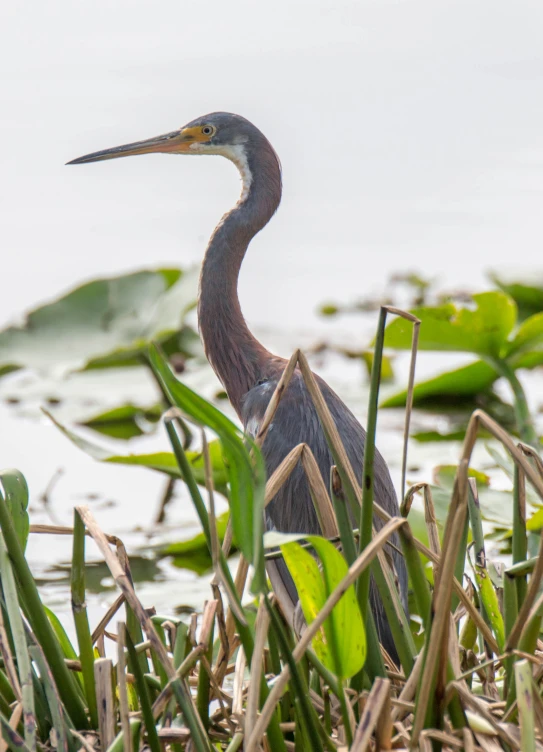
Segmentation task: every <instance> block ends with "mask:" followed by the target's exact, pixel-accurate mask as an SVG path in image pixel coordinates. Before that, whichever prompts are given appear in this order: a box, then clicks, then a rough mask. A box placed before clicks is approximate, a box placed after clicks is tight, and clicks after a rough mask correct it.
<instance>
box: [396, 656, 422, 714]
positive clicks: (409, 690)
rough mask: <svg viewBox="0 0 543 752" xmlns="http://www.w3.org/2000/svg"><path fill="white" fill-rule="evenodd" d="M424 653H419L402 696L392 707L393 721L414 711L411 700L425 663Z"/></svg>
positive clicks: (401, 693)
mask: <svg viewBox="0 0 543 752" xmlns="http://www.w3.org/2000/svg"><path fill="white" fill-rule="evenodd" d="M423 659H424V654H423V653H422V652H421V653H419V654H418V656H417V658H416V660H415V665H414V666H413V669H412V670H411V673H410V674H409V676H408V677H407V681H406V682H405V684H404V686H403V689H402V691H401V692H400V696H399V697H398V703H394V707H393V708H392V722H393V723H396V722H397V721H400V720H401V719H402V718H404V717H405V716H406V715H408V714H409V713H411V712H412V707H413V705H412V703H411V700H412V699H413V698H414V697H415V693H416V691H417V687H418V683H419V677H420V672H421V668H422V664H423Z"/></svg>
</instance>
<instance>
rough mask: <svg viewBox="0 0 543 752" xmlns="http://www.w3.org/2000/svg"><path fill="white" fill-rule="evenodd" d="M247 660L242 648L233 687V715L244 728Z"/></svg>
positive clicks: (237, 661)
mask: <svg viewBox="0 0 543 752" xmlns="http://www.w3.org/2000/svg"><path fill="white" fill-rule="evenodd" d="M246 666H247V659H246V657H245V652H244V650H243V648H240V649H239V651H238V655H237V657H236V669H235V671H234V683H233V687H232V715H233V716H234V717H235V718H236V721H237V722H238V724H239V726H240V727H242V728H243V679H244V675H245V668H246Z"/></svg>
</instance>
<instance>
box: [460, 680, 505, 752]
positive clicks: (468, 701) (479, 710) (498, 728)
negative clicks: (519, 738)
mask: <svg viewBox="0 0 543 752" xmlns="http://www.w3.org/2000/svg"><path fill="white" fill-rule="evenodd" d="M451 687H454V689H455V690H456V691H457V693H458V695H459V697H460V699H461V700H462V703H463V704H464V706H468V707H471V708H473V710H474V711H475V713H476V714H477V715H480V716H481V717H482V718H484V720H485V721H487V723H489V724H490V725H491V726H492V728H493V729H494V730H495V732H496V734H497V735H498V736H499V737H500V739H502V740H503V741H504V742H506V744H509V745H510V746H512V747H513V749H515V748H516V741H515V739H514V738H513V737H512V736H511V734H510V733H509V731H508V729H506V728H503V725H502V724H500V723H499V722H498V721H497V720H496V719H495V718H494V716H493V715H492V713H491V712H490V711H489V710H488V708H487V706H486V703H484V702H483V701H482V700H480V699H479V698H478V697H476V696H475V695H474V694H472V693H471V692H470V691H469V689H468V688H467V687H466V686H465V684H464V683H462V682H457V681H454V682H451Z"/></svg>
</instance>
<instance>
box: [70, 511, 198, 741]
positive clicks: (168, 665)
mask: <svg viewBox="0 0 543 752" xmlns="http://www.w3.org/2000/svg"><path fill="white" fill-rule="evenodd" d="M76 510H77V512H78V514H79V515H80V517H81V519H82V520H83V522H84V523H85V525H86V527H87V529H88V530H89V532H90V534H91V535H92V537H93V539H94V541H95V543H96V544H97V546H98V548H99V549H100V552H101V553H102V556H103V557H104V560H105V562H106V564H107V567H108V569H109V571H110V572H111V574H112V576H113V579H114V580H115V582H116V583H117V586H118V587H119V589H120V590H121V592H122V593H123V594H124V596H125V598H126V601H127V602H128V604H129V605H130V607H131V608H132V610H133V611H134V613H135V615H136V617H137V618H138V619H139V621H140V624H141V626H142V628H143V630H144V631H145V633H146V634H147V637H148V638H149V639H150V640H151V643H152V646H153V649H154V651H155V652H156V654H157V657H158V659H159V661H160V663H161V664H162V666H163V668H164V670H165V672H166V675H167V676H168V678H169V679H170V680H172V679H177V675H176V671H175V668H174V665H173V662H172V660H171V658H170V656H169V655H168V652H167V650H166V648H165V647H164V645H163V643H162V640H161V639H160V637H159V636H158V634H157V633H156V630H155V628H154V626H153V622H152V621H151V618H150V616H149V614H148V613H147V611H146V610H145V609H144V608H143V606H142V604H141V602H140V600H139V598H138V597H137V595H136V593H135V590H134V587H133V585H132V582H131V580H130V578H129V577H128V575H127V574H126V572H125V570H124V568H123V567H122V565H121V563H120V561H119V559H118V558H117V556H115V554H114V553H113V552H112V551H111V549H110V547H109V542H108V539H107V537H106V535H105V534H104V533H103V532H102V530H101V529H100V527H99V526H98V524H97V523H96V520H95V519H94V517H93V515H92V514H91V512H90V510H89V508H88V507H86V506H78V507H76ZM180 691H181V692H183V695H184V701H185V702H186V703H187V704H188V705H189V706H190V707H191V710H192V713H193V718H194V720H195V722H196V724H197V728H198V729H199V732H200V734H201V735H202V738H203V739H205V738H206V733H205V730H204V728H203V725H202V722H201V719H200V717H199V715H198V713H197V711H196V708H195V706H194V701H193V698H192V696H191V694H190V692H188V690H186V688H184V687H183V684H180Z"/></svg>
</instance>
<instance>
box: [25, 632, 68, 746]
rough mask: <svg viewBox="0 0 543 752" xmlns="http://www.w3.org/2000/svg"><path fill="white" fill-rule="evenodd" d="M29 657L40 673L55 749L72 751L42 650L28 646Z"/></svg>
mask: <svg viewBox="0 0 543 752" xmlns="http://www.w3.org/2000/svg"><path fill="white" fill-rule="evenodd" d="M30 655H31V656H32V660H33V661H34V662H35V663H36V665H37V666H38V668H39V671H40V678H41V683H42V686H43V688H44V692H45V698H46V701H47V705H48V706H49V712H50V713H51V720H52V722H53V728H54V729H55V731H56V734H57V749H58V750H63V751H64V752H67V750H68V749H70V748H71V749H73V748H74V747H75V745H74V744H73V742H72V736H71V733H70V729H69V728H68V724H67V722H66V719H65V718H64V713H63V706H62V703H61V701H60V697H59V695H58V692H57V689H56V687H55V682H54V679H53V675H52V673H51V670H50V668H49V666H48V665H47V661H46V660H45V656H44V654H43V650H42V649H41V648H40V646H39V645H37V644H36V645H31V646H30Z"/></svg>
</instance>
